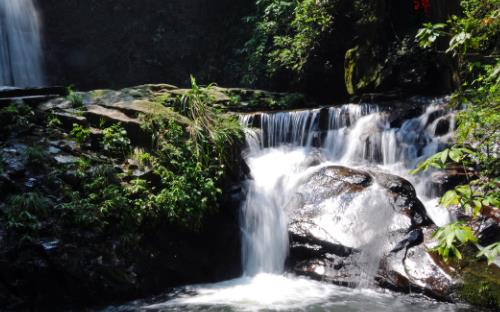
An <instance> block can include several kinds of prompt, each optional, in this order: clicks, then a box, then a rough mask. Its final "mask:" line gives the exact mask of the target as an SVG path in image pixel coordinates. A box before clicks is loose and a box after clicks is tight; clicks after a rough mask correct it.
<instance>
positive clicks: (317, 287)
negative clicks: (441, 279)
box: [101, 274, 478, 312]
mask: <svg viewBox="0 0 500 312" xmlns="http://www.w3.org/2000/svg"><path fill="white" fill-rule="evenodd" d="M101 311H102V312H128V311H144V312H146V311H148V312H149V311H151V312H163V311H164V312H167V311H228V312H229V311H311V312H312V311H318V312H319V311H338V312H354V311H374V312H377V311H380V312H382V311H384V312H386V311H395V312H396V311H397V312H400V311H439V312H441V311H478V310H477V308H474V307H471V306H468V305H462V304H450V303H444V302H438V301H435V300H432V299H429V298H426V297H424V296H422V295H418V294H408V295H405V294H398V293H394V292H390V291H388V290H382V289H351V288H347V287H340V286H335V285H332V284H328V283H323V282H318V281H313V280H310V279H308V278H303V277H295V276H292V275H275V274H258V275H256V276H254V277H241V278H237V279H233V280H228V281H225V282H220V283H215V284H200V285H191V286H185V287H180V288H177V289H176V290H174V291H173V292H171V293H169V294H165V295H163V296H157V297H154V298H149V299H145V300H138V301H134V302H130V303H127V304H124V305H117V306H111V307H108V308H106V309H104V310H101Z"/></svg>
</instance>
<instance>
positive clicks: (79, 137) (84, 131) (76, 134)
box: [70, 123, 91, 145]
mask: <svg viewBox="0 0 500 312" xmlns="http://www.w3.org/2000/svg"><path fill="white" fill-rule="evenodd" d="M90 133H91V132H90V129H88V128H85V127H83V126H82V125H79V124H76V123H74V124H73V129H71V132H70V135H71V136H72V137H73V139H74V140H75V141H76V142H77V143H78V144H80V145H82V144H84V143H85V142H87V140H88V139H89V137H90Z"/></svg>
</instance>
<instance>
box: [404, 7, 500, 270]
mask: <svg viewBox="0 0 500 312" xmlns="http://www.w3.org/2000/svg"><path fill="white" fill-rule="evenodd" d="M497 2H498V1H495V0H470V1H462V2H461V6H462V8H463V15H462V16H452V17H451V18H450V19H449V20H448V21H447V23H446V24H434V25H433V24H424V27H423V28H422V29H421V30H420V31H419V32H418V33H417V40H418V41H419V42H420V46H421V47H423V48H427V49H430V48H433V49H437V48H436V44H435V43H436V42H437V39H438V38H442V40H443V41H444V40H448V45H447V48H446V50H445V51H438V52H441V53H446V54H448V55H449V56H450V58H451V59H452V61H453V62H455V64H456V68H457V74H458V75H457V78H459V80H460V86H459V88H458V89H457V91H456V92H455V93H454V95H453V97H452V104H454V105H455V106H456V107H459V108H461V111H460V112H458V113H457V124H458V127H457V130H456V131H455V137H456V144H455V145H454V146H452V147H451V148H449V149H446V150H444V151H442V152H440V153H438V154H436V155H434V156H432V157H431V158H429V159H428V160H426V161H425V162H423V163H421V164H420V165H419V166H418V167H417V168H416V170H414V173H416V172H418V171H421V170H426V169H428V168H430V167H433V168H438V169H444V168H446V167H447V166H448V165H449V164H450V163H454V164H458V165H460V166H461V167H462V169H463V171H464V173H465V174H466V178H467V183H466V184H463V185H460V186H457V187H456V188H454V189H453V190H449V191H448V192H446V193H445V194H444V196H443V197H442V198H441V200H440V203H441V204H442V205H444V206H452V205H460V206H461V207H462V208H463V209H464V210H465V211H466V212H467V213H469V214H470V215H471V219H475V218H477V217H479V215H481V214H482V213H484V211H485V210H493V211H497V210H498V209H499V207H500V183H499V182H500V179H499V168H500V166H499V160H498V147H497V146H498V141H499V140H500V127H499V125H500V113H499V112H500V111H499V110H498V108H499V107H498V103H499V100H500V88H499V87H498V86H499V85H500V61H499V55H498V54H497V53H498V49H497V46H496V43H497V37H498V29H499V27H500V19H499V17H500V8H499V7H498V3H497ZM437 233H439V234H438V238H439V239H440V244H439V246H438V248H440V249H439V250H438V251H439V253H440V254H441V255H442V256H443V257H445V259H447V258H448V257H449V256H456V257H457V258H461V254H460V253H459V251H458V249H457V248H456V247H455V245H454V244H455V243H456V242H461V243H462V244H464V243H466V242H474V241H475V240H476V239H475V237H474V235H475V233H473V231H472V229H471V228H470V227H469V226H468V225H466V224H460V225H457V224H452V225H449V226H448V227H445V228H441V229H439V230H438V232H437ZM498 244H499V243H498V242H497V243H495V244H492V245H490V246H486V247H485V248H483V249H482V250H481V251H480V252H479V254H478V256H479V257H481V256H486V257H487V258H488V261H489V263H491V257H492V256H493V255H496V254H497V253H498Z"/></svg>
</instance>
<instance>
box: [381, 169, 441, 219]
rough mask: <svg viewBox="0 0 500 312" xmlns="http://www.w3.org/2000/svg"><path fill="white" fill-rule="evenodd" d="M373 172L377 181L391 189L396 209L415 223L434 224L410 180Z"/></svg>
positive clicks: (391, 196)
mask: <svg viewBox="0 0 500 312" xmlns="http://www.w3.org/2000/svg"><path fill="white" fill-rule="evenodd" d="M371 173H372V174H373V175H374V177H375V180H376V181H377V183H378V184H380V185H381V186H383V187H384V188H386V189H387V190H388V191H389V195H390V196H389V198H390V200H391V204H392V206H393V208H394V209H395V210H396V211H398V212H402V213H404V214H406V215H407V216H409V217H410V218H411V220H412V224H413V225H419V226H421V225H429V224H432V221H431V220H430V218H429V217H428V216H427V212H426V210H425V207H424V205H423V204H422V202H421V201H420V200H419V199H418V198H417V194H416V191H415V188H414V187H413V185H412V184H411V183H410V182H409V181H407V180H405V179H403V178H401V177H399V176H396V175H391V174H387V173H383V172H375V171H371Z"/></svg>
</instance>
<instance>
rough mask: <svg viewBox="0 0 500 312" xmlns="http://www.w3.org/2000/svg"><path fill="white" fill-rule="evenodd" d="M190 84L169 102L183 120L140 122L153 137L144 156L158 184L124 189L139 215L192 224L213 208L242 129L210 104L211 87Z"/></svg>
mask: <svg viewBox="0 0 500 312" xmlns="http://www.w3.org/2000/svg"><path fill="white" fill-rule="evenodd" d="M191 83H192V86H191V90H190V91H189V92H187V93H186V94H185V95H184V96H182V97H179V98H177V100H176V101H174V102H173V106H174V108H175V109H176V110H177V111H178V112H179V113H180V114H181V115H183V116H185V117H187V118H186V121H184V120H179V119H173V118H168V117H166V116H156V115H155V116H147V117H146V118H145V121H144V125H143V128H144V129H146V130H147V131H149V132H150V133H151V135H152V138H153V140H152V141H153V147H152V151H151V153H150V154H149V155H148V156H147V157H146V158H147V159H148V161H149V162H150V163H151V167H152V169H153V172H154V173H155V174H156V175H157V176H159V177H160V179H161V185H160V186H159V187H158V188H157V191H156V190H151V189H148V188H147V187H146V184H145V183H144V182H143V181H142V180H137V181H134V182H133V183H131V185H130V186H129V187H128V190H129V191H130V192H131V194H133V195H134V196H135V197H138V198H136V199H135V200H134V205H135V206H136V207H138V209H139V211H140V213H141V215H146V216H148V215H157V216H158V215H159V216H165V217H166V218H167V219H168V220H172V221H175V222H177V223H180V224H182V225H184V226H186V227H190V228H197V227H199V226H200V224H201V220H202V218H203V216H204V215H205V214H206V213H207V212H209V211H213V210H215V209H216V208H217V206H218V202H219V198H220V195H221V189H220V183H221V182H222V181H221V180H222V177H223V175H224V173H225V170H226V168H227V167H228V166H230V164H231V162H232V161H234V159H235V157H234V155H235V154H234V152H235V150H236V149H235V148H236V146H237V145H238V144H239V143H240V142H241V139H242V130H241V128H240V125H239V123H238V121H237V120H236V119H235V118H234V117H232V116H228V115H225V114H221V113H219V112H218V111H217V110H216V109H215V108H214V105H212V103H213V100H212V98H211V96H210V92H209V91H210V88H211V86H209V87H207V88H202V87H200V86H198V85H197V84H196V81H195V79H194V78H191ZM181 122H182V123H181ZM139 157H140V156H134V158H139ZM139 191H140V194H139Z"/></svg>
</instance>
